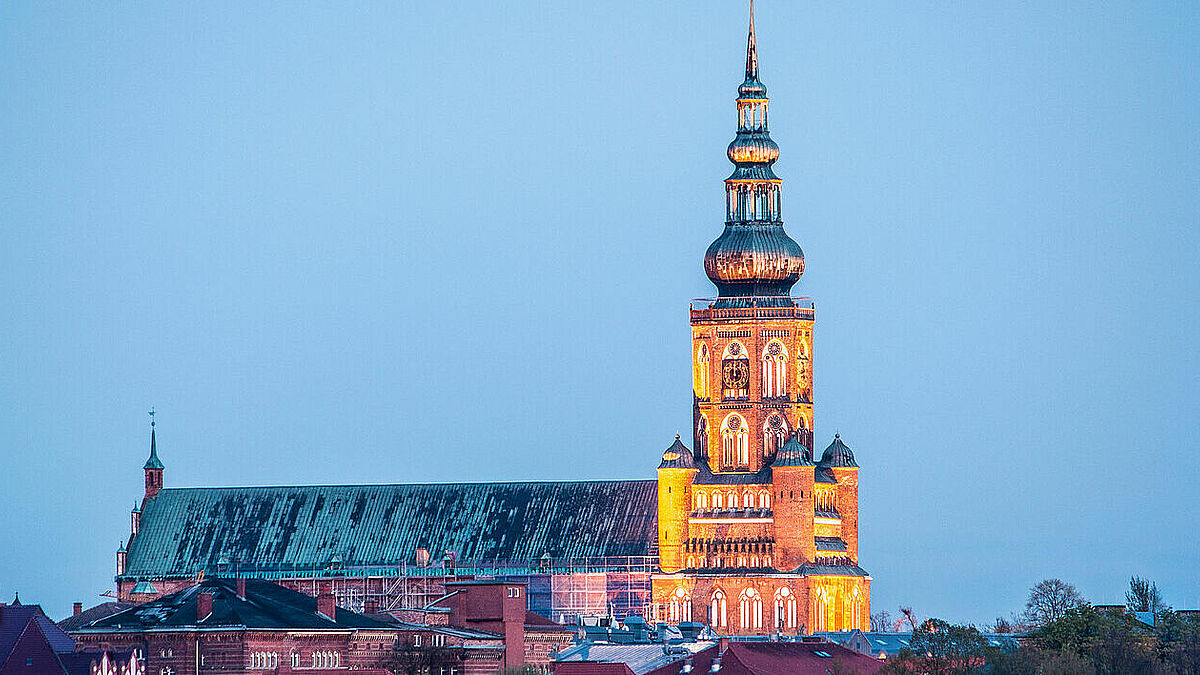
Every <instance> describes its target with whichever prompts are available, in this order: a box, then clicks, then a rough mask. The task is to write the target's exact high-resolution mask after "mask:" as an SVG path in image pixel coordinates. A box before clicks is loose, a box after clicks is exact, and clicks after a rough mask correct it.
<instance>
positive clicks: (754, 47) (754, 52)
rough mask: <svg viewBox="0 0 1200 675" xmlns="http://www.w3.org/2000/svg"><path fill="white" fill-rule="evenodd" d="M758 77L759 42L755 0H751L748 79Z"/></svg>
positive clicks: (747, 43) (747, 61)
mask: <svg viewBox="0 0 1200 675" xmlns="http://www.w3.org/2000/svg"><path fill="white" fill-rule="evenodd" d="M757 79H758V44H757V43H756V42H755V41H754V0H750V37H748V38H746V81H747V82H749V81H750V80H757Z"/></svg>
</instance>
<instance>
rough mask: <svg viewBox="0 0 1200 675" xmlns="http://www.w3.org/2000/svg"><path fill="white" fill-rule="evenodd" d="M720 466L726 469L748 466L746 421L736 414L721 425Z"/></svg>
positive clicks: (748, 447)
mask: <svg viewBox="0 0 1200 675" xmlns="http://www.w3.org/2000/svg"><path fill="white" fill-rule="evenodd" d="M721 464H722V465H723V466H725V467H727V468H734V467H745V466H749V464H750V434H749V433H748V432H747V428H746V421H745V420H744V419H742V416H741V415H738V414H736V413H735V414H732V415H730V416H728V417H726V418H725V421H724V422H723V423H722V424H721Z"/></svg>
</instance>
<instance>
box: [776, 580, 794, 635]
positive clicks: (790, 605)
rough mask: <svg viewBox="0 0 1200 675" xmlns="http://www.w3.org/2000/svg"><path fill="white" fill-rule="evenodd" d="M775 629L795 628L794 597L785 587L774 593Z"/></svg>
mask: <svg viewBox="0 0 1200 675" xmlns="http://www.w3.org/2000/svg"><path fill="white" fill-rule="evenodd" d="M775 627H776V628H795V627H796V595H795V594H794V593H792V589H790V588H788V587H787V586H784V587H783V588H781V589H779V590H777V591H775Z"/></svg>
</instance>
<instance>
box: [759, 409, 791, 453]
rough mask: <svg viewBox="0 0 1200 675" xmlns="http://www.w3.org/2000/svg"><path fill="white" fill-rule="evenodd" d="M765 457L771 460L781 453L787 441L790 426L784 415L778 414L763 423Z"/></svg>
mask: <svg viewBox="0 0 1200 675" xmlns="http://www.w3.org/2000/svg"><path fill="white" fill-rule="evenodd" d="M762 432H763V457H765V458H770V457H773V456H774V455H775V453H776V452H779V449H780V448H782V447H783V443H784V441H786V440H787V434H788V425H787V420H786V419H784V417H783V415H781V414H779V413H776V414H774V415H771V416H770V417H768V418H767V421H766V422H763V428H762Z"/></svg>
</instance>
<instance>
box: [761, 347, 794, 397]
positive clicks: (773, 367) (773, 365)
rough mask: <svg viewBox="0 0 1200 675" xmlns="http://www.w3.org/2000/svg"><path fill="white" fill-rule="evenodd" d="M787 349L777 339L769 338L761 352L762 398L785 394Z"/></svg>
mask: <svg viewBox="0 0 1200 675" xmlns="http://www.w3.org/2000/svg"><path fill="white" fill-rule="evenodd" d="M787 371H788V362H787V349H786V348H785V347H784V346H783V343H782V342H780V341H778V340H771V342H770V344H768V345H767V347H766V349H764V350H763V353H762V389H763V398H784V397H786V396H787Z"/></svg>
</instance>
